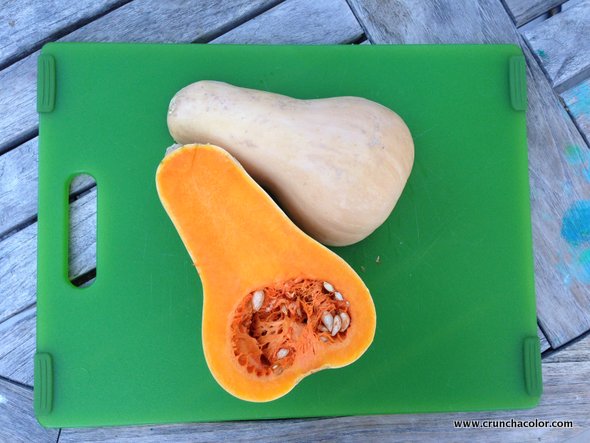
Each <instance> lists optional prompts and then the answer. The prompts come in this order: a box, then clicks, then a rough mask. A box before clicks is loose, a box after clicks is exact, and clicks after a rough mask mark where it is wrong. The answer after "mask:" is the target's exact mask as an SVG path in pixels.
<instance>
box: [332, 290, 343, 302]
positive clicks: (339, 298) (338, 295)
mask: <svg viewBox="0 0 590 443" xmlns="http://www.w3.org/2000/svg"><path fill="white" fill-rule="evenodd" d="M334 298H335V299H336V300H340V301H343V300H344V297H342V294H341V293H340V292H334Z"/></svg>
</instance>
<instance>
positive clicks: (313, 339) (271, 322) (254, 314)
mask: <svg viewBox="0 0 590 443" xmlns="http://www.w3.org/2000/svg"><path fill="white" fill-rule="evenodd" d="M350 325H351V317H350V303H349V302H348V301H347V300H346V299H345V297H344V296H343V295H342V294H341V293H340V292H338V291H337V289H336V288H335V287H334V286H333V285H332V284H331V283H329V282H327V281H323V280H312V279H293V280H288V281H285V282H283V283H280V284H278V285H276V286H267V287H264V288H259V289H256V290H254V291H252V292H250V293H249V294H248V295H246V297H244V299H243V300H242V302H241V303H240V305H239V306H238V308H237V309H236V312H235V314H234V318H233V321H232V324H231V329H232V348H233V353H234V357H235V358H236V360H237V362H238V364H239V365H240V366H242V367H243V368H244V370H246V371H247V372H248V373H250V374H254V375H257V376H259V377H264V376H270V375H279V374H281V373H282V372H283V371H284V370H285V369H287V368H289V367H290V366H292V365H293V363H294V362H295V361H296V360H297V359H298V358H304V357H305V356H306V355H307V356H309V354H315V353H316V351H317V350H318V349H319V348H320V347H323V346H330V345H331V344H334V343H336V342H339V341H342V340H344V339H345V338H346V334H347V331H348V329H349V328H350Z"/></svg>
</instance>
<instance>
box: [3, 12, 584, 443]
mask: <svg viewBox="0 0 590 443" xmlns="http://www.w3.org/2000/svg"><path fill="white" fill-rule="evenodd" d="M43 3H44V2H33V1H30V0H29V1H28V2H16V1H0V23H1V26H0V442H5V441H6V442H13V441H26V442H31V441H33V442H36V441H40V442H45V441H61V442H69V441H115V440H116V441H171V442H172V441H174V442H179V441H211V440H225V439H228V440H237V439H240V440H256V441H258V440H263V441H266V440H273V441H274V440H276V441H305V440H323V439H327V440H343V441H354V440H363V441H364V440H371V441H373V440H388V441H391V440H396V441H397V440H400V441H403V440H408V441H411V440H414V441H415V440H424V441H444V440H453V441H473V440H476V441H480V440H481V441H487V440H490V441H497V440H502V441H519V442H520V441H533V440H535V441H537V440H541V441H563V440H565V439H568V438H571V437H574V436H576V437H577V438H578V439H579V440H576V441H590V335H589V334H588V331H590V234H589V232H590V220H588V219H584V218H583V217H584V214H586V217H587V214H588V212H589V211H590V149H589V143H588V142H589V140H590V0H570V1H568V2H563V1H562V0H479V1H478V2H474V1H471V0H463V1H451V0H430V1H423V2H414V1H410V0H387V1H378V0H283V1H281V0H256V1H250V0H231V1H224V2H218V1H214V0H201V1H180V0H173V1H169V2H161V1H156V0H131V1H130V0H95V1H89V0H81V1H78V2H65V1H54V2H46V4H45V5H43ZM42 5H43V6H42ZM44 8H49V9H44ZM58 40H59V41H131V42H175V43H190V42H203V43H204V42H208V43H252V44H255V43H269V44H280V43H299V44H319V43H324V44H361V43H364V44H384V43H388V44H391V43H395V44H400V43H517V44H519V45H521V47H522V48H523V51H524V53H525V56H526V58H527V74H528V95H529V108H528V114H527V118H528V142H529V171H530V183H531V201H532V220H533V241H534V253H535V267H536V291H537V313H538V323H539V326H540V328H539V336H540V338H541V343H542V349H543V351H544V353H543V379H544V385H545V392H544V394H543V398H542V401H541V404H540V405H539V406H538V407H537V408H535V409H533V410H528V411H505V412H483V413H460V414H427V415H426V414H421V415H393V416H376V417H347V418H344V417H343V418H330V419H312V420H279V421H266V422H240V423H210V424H194V425H173V426H144V427H128V428H116V429H115V428H99V429H63V430H59V431H58V430H46V429H43V428H42V427H41V426H40V425H38V424H37V422H36V420H35V418H34V416H33V411H32V389H33V388H32V385H33V355H34V352H35V306H36V305H35V297H36V294H35V292H36V289H35V284H36V281H35V277H36V232H37V225H36V214H37V134H38V119H37V113H36V110H35V103H36V59H37V56H38V54H39V49H40V47H41V46H42V45H43V44H44V43H45V42H48V41H58ZM94 193H95V188H94V184H93V182H92V181H90V180H86V181H79V182H77V183H76V185H75V186H74V187H73V192H72V199H73V200H74V202H73V204H72V214H73V223H74V224H75V225H76V227H77V231H78V232H79V234H78V235H79V237H78V238H76V239H75V241H74V245H75V249H76V250H75V251H73V252H74V254H75V255H76V259H75V263H73V264H72V269H73V270H74V273H75V275H76V277H77V278H78V280H79V281H87V280H90V279H92V278H93V269H92V263H93V261H94V260H93V256H92V251H93V250H94V248H93V244H92V243H93V241H94V240H93V239H92V236H91V235H90V233H91V232H92V231H93V224H92V219H93V217H92V215H93V214H94V213H95V211H96V207H95V205H94V204H93V198H92V197H93V195H94ZM564 226H567V227H568V228H571V229H573V230H574V232H569V231H570V230H571V229H570V230H566V229H563V227H564ZM566 231H567V232H566ZM512 418H513V419H535V418H536V419H548V420H572V421H573V424H574V426H573V428H569V429H563V428H546V427H545V428H506V429H461V430H458V429H453V421H454V420H464V419H508V420H510V419H512Z"/></svg>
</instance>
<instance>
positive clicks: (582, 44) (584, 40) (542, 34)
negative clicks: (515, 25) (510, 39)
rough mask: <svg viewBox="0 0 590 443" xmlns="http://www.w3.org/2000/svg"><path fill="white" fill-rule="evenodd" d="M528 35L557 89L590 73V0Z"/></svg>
mask: <svg viewBox="0 0 590 443" xmlns="http://www.w3.org/2000/svg"><path fill="white" fill-rule="evenodd" d="M524 36H525V38H526V39H527V41H528V42H529V44H530V45H531V48H533V51H534V52H535V54H536V56H537V58H538V59H539V61H540V62H541V64H542V65H543V67H544V68H545V71H546V72H547V74H548V75H549V78H550V80H551V81H552V82H553V86H554V87H555V88H556V89H557V90H564V89H567V88H568V87H570V86H572V85H574V84H576V83H578V82H579V81H580V80H582V79H583V78H584V77H587V76H588V75H589V74H590V37H589V36H590V0H580V1H579V2H577V3H576V4H574V6H572V7H571V8H567V9H565V10H564V11H562V12H561V13H559V14H556V15H554V16H553V17H551V18H549V19H548V20H545V21H544V22H543V23H541V24H539V26H535V27H533V28H532V29H528V30H526V31H524Z"/></svg>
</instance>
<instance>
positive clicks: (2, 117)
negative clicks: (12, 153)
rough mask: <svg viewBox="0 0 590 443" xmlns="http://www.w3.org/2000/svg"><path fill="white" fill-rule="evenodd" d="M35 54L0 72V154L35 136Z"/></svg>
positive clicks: (36, 121)
mask: <svg viewBox="0 0 590 443" xmlns="http://www.w3.org/2000/svg"><path fill="white" fill-rule="evenodd" d="M38 55H39V53H38V52H36V53H34V54H32V55H30V56H28V57H25V58H24V59H22V60H20V61H18V62H16V63H14V64H12V65H10V66H9V67H8V68H6V69H4V70H2V71H0V85H2V87H1V88H0V154H2V153H3V152H5V151H6V150H7V149H8V148H10V147H11V146H14V145H16V144H18V143H22V142H23V141H25V140H26V139H29V138H32V137H34V136H35V135H36V133H37V124H38V118H37V112H36V109H35V105H36V102H35V100H36V93H37V56H38Z"/></svg>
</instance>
